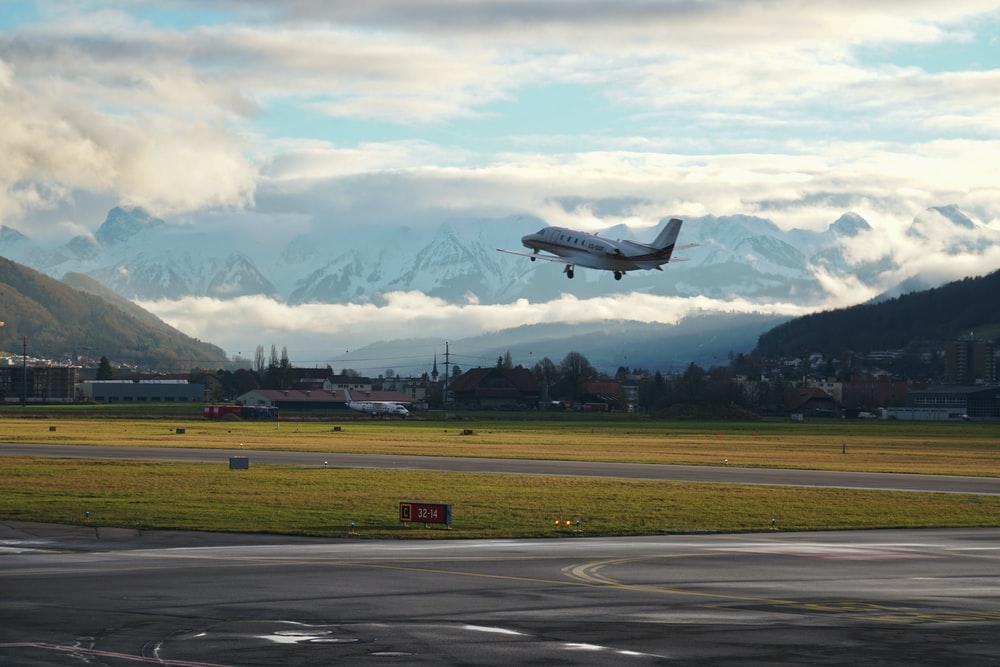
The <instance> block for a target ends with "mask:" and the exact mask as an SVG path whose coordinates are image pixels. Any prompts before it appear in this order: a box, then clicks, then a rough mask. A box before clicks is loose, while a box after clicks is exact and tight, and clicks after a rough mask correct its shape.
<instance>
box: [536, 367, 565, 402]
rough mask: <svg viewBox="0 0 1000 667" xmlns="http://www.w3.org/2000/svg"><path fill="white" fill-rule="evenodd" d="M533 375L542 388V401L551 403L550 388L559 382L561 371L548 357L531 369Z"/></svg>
mask: <svg viewBox="0 0 1000 667" xmlns="http://www.w3.org/2000/svg"><path fill="white" fill-rule="evenodd" d="M531 374H532V375H534V376H535V381H536V382H538V385H539V387H541V390H542V391H541V400H542V401H543V402H548V401H549V388H550V387H551V386H552V385H554V384H555V383H556V382H558V381H559V369H558V368H556V365H555V364H554V363H552V360H551V359H549V358H548V357H545V358H543V359H542V360H541V361H539V362H538V363H536V364H535V365H534V366H533V367H532V368H531Z"/></svg>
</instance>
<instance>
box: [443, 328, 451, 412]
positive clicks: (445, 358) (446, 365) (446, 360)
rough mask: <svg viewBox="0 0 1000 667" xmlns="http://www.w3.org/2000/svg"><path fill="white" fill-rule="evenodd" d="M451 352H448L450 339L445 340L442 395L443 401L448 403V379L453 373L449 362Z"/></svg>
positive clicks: (445, 403)
mask: <svg viewBox="0 0 1000 667" xmlns="http://www.w3.org/2000/svg"><path fill="white" fill-rule="evenodd" d="M449 359H450V357H449V352H448V341H445V342H444V394H443V395H442V396H441V403H442V404H444V405H448V380H449V379H451V373H450V372H449V371H448V364H449Z"/></svg>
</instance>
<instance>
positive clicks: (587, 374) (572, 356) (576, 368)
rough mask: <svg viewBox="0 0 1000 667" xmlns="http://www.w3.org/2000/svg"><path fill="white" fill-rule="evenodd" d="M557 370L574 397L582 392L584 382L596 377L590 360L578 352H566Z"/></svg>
mask: <svg viewBox="0 0 1000 667" xmlns="http://www.w3.org/2000/svg"><path fill="white" fill-rule="evenodd" d="M559 370H560V372H561V373H562V378H563V381H564V382H565V384H566V385H567V389H568V390H569V392H570V394H571V395H572V397H573V398H574V399H576V398H577V397H578V396H580V394H582V393H583V386H584V385H585V384H586V383H588V382H590V381H591V380H593V379H594V378H596V377H597V371H596V370H594V367H593V366H591V365H590V361H589V360H588V359H587V357H585V356H583V355H582V354H580V353H579V352H570V353H569V354H567V355H566V356H565V357H564V358H563V360H562V363H561V364H559Z"/></svg>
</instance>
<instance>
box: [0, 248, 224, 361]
mask: <svg viewBox="0 0 1000 667" xmlns="http://www.w3.org/2000/svg"><path fill="white" fill-rule="evenodd" d="M90 287H91V291H97V290H98V287H97V286H96V285H90ZM117 298H119V299H120V297H117ZM126 309H127V310H126ZM0 321H3V322H4V323H5V326H3V327H0V351H3V352H5V353H7V354H14V355H20V354H21V353H22V351H23V349H24V344H25V342H27V353H28V355H29V356H31V357H43V358H49V359H54V360H57V361H63V360H65V361H68V360H71V359H72V360H75V359H77V358H83V357H84V356H89V357H90V358H91V359H95V358H97V357H101V356H104V357H107V358H108V359H110V360H111V361H112V362H114V363H122V364H131V365H135V366H138V367H140V368H149V369H155V370H177V371H183V370H189V369H191V368H196V367H197V368H219V367H221V366H223V365H224V364H225V362H226V354H225V352H224V351H223V350H222V349H221V348H219V347H217V346H215V345H210V344H208V343H203V342H200V341H198V340H195V339H194V338H191V337H190V336H187V335H185V334H183V333H181V332H180V331H177V330H176V329H174V328H172V327H170V326H168V325H167V324H165V323H164V322H162V321H161V320H158V319H157V318H156V317H155V316H153V315H152V314H150V313H148V312H146V311H143V310H142V309H140V308H138V306H135V305H134V304H129V305H128V306H126V305H125V304H121V305H116V304H114V303H111V302H110V301H108V300H107V299H104V298H101V297H99V296H96V295H95V294H91V293H88V292H87V291H84V290H81V289H78V288H76V287H73V286H71V285H69V284H67V283H64V282H60V281H58V280H53V279H52V278H49V277H48V276H45V275H43V274H41V273H39V272H37V271H34V270H32V269H29V268H28V267H26V266H22V265H20V264H17V263H15V262H12V261H10V260H8V259H6V258H2V257H0Z"/></svg>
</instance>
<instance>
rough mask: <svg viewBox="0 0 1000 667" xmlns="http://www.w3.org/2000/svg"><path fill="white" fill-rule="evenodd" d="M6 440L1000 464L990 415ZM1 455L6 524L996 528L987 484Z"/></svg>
mask: <svg viewBox="0 0 1000 667" xmlns="http://www.w3.org/2000/svg"><path fill="white" fill-rule="evenodd" d="M178 429H183V433H180V432H178ZM0 441H2V442H34V443H55V444H59V443H67V444H68V443H72V444H94V445H97V444H100V445H132V446H162V447H184V446H187V447H209V448H220V449H225V450H230V451H233V452H236V451H242V452H243V453H249V454H250V455H251V457H252V452H253V450H254V449H285V450H303V451H316V452H359V453H362V452H367V453H385V454H391V453H396V454H420V455H427V456H488V457H514V458H545V459H562V460H571V459H572V460H595V461H629V462H647V463H684V464H695V465H723V464H724V461H725V460H727V459H728V465H731V466H732V465H738V466H763V467H786V468H813V469H827V470H868V471H881V472H916V473H925V474H935V473H937V474H958V475H962V474H967V475H985V476H995V477H1000V427H998V426H997V425H990V424H979V423H947V424H935V423H906V422H871V421H860V422H844V421H829V422H820V421H815V422H811V423H810V422H806V423H802V424H791V423H784V422H780V423H779V422H773V423H768V422H764V423H754V424H740V423H736V424H734V423H689V422H666V421H661V422H657V421H650V420H636V421H635V422H622V421H616V422H601V421H592V420H588V421H585V422H569V421H561V422H545V421H531V422H525V421H518V420H516V419H512V420H490V421H486V420H478V421H465V422H431V421H407V422H400V421H381V420H371V421H368V420H365V421H345V422H344V423H342V424H333V423H329V422H302V423H294V422H293V423H289V422H280V423H277V424H276V423H273V422H271V423H252V422H207V421H203V420H201V419H197V418H191V419H181V420H176V419H175V420H169V421H166V420H162V419H122V418H117V419H95V418H93V417H92V416H87V417H66V418H60V419H37V418H35V419H31V418H28V419H26V418H21V417H4V418H0ZM241 443H242V447H240V445H241ZM0 465H2V471H0V517H2V518H4V519H7V520H31V521H47V522H56V523H73V524H81V523H87V522H90V523H92V524H95V525H114V526H123V527H134V528H178V529H180V528H183V529H199V530H229V531H250V532H274V533H296V534H310V535H330V536H343V535H346V534H347V533H348V530H349V526H350V525H351V524H352V523H354V524H355V526H356V530H357V533H358V534H359V535H360V536H361V537H407V538H415V537H420V538H427V537H432V538H440V537H451V538H454V537H528V536H531V537H536V536H555V535H565V536H569V535H573V534H577V533H575V532H574V530H575V528H576V521H578V520H579V521H580V527H581V528H582V533H583V534H586V535H626V534H655V533H663V532H671V531H685V532H686V531H725V532H731V531H737V532H743V531H758V530H769V529H770V527H771V520H772V517H773V518H774V519H775V522H776V526H777V527H778V528H780V529H782V530H827V529H846V528H887V527H904V526H905V527H937V526H996V525H1000V497H993V496H960V495H948V494H925V493H896V492H872V491H848V490H841V489H805V488H801V489H796V488H778V487H750V486H730V485H715V484H681V483H673V482H646V481H627V480H607V479H589V478H588V479H581V478H565V477H522V476H506V475H485V474H483V475H479V474H459V473H425V472H413V471H382V470H343V469H317V468H294V467H284V466H263V465H254V466H253V467H252V468H251V470H248V471H230V470H229V469H228V467H222V466H219V465H217V464H168V463H143V462H123V461H91V460H60V459H26V458H18V457H2V458H0ZM408 500H416V501H426V502H442V503H450V504H451V505H452V507H453V515H454V523H453V529H452V530H450V531H446V530H443V529H441V528H424V527H423V526H422V525H420V526H413V525H410V526H406V525H403V524H400V523H399V522H398V520H397V519H398V505H399V503H400V502H401V501H408ZM87 512H89V513H90V515H89V517H87V515H86V513H87ZM556 521H559V522H560V523H559V525H558V526H557V525H556ZM567 521H569V522H570V526H569V527H567V526H566V525H565V522H567Z"/></svg>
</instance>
